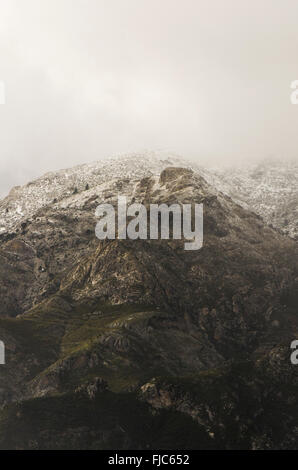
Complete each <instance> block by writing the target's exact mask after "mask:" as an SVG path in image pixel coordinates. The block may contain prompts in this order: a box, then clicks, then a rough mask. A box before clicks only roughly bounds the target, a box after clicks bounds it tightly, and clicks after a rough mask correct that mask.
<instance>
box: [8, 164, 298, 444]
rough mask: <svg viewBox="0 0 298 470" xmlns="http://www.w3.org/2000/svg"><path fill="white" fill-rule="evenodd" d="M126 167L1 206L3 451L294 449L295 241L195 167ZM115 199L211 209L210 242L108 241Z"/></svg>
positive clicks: (38, 185)
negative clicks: (102, 220) (103, 214)
mask: <svg viewBox="0 0 298 470" xmlns="http://www.w3.org/2000/svg"><path fill="white" fill-rule="evenodd" d="M133 161H137V162H138V163H135V164H133V163H132V162H133ZM124 162H125V163H123V161H122V163H123V167H121V164H122V163H121V162H120V164H119V162H118V163H117V165H116V163H115V162H113V163H112V165H113V166H112V167H111V166H108V164H107V165H106V166H104V165H103V166H102V167H101V168H104V170H102V172H101V171H100V170H99V169H97V170H96V171H98V173H96V172H95V173H94V171H95V170H94V165H93V166H92V169H91V166H89V167H87V170H86V168H85V167H78V168H77V169H74V170H71V171H69V172H61V174H59V175H60V176H59V177H58V174H57V175H51V176H47V177H45V178H50V180H51V182H50V183H49V184H48V186H46V189H45V190H44V195H43V198H41V199H39V197H38V194H39V192H42V188H43V187H44V185H45V183H44V181H45V179H42V180H38V181H36V182H35V183H33V184H31V185H29V186H27V187H25V188H20V189H17V190H15V191H14V192H13V193H12V194H10V196H9V197H8V198H7V199H6V200H4V201H2V203H1V210H2V214H4V215H2V217H3V219H2V220H4V221H5V220H6V217H7V218H8V222H7V226H6V228H5V230H4V231H3V233H2V235H1V251H0V256H1V261H2V262H1V270H0V279H1V284H0V296H1V301H2V302H1V305H0V317H1V318H0V338H1V339H2V340H3V341H4V342H5V344H6V349H7V351H6V352H7V364H6V365H5V366H1V367H2V369H1V376H0V398H1V403H2V410H1V412H0V446H1V447H2V448H112V447H116V448H154V447H155V448H156V447H159V448H162V447H164V448H169V447H172V448H175V447H178V448H210V449H211V448H297V427H296V424H295V420H294V416H295V413H296V407H297V405H296V400H295V393H296V392H297V371H298V369H297V368H295V366H292V365H291V363H290V360H289V356H290V349H289V346H290V342H291V341H292V340H293V339H295V338H297V337H298V322H297V312H296V306H297V300H298V298H297V286H298V270H297V266H298V263H297V261H298V250H297V242H296V241H295V240H293V239H291V238H289V237H287V236H286V235H283V234H281V233H279V231H277V230H275V229H273V228H270V227H269V226H267V225H266V223H265V222H264V221H263V220H262V219H261V217H260V216H258V215H256V214H254V213H253V212H251V211H248V210H246V209H244V208H242V207H241V206H240V205H238V204H236V203H235V202H234V201H233V200H232V199H231V198H230V197H229V196H226V195H224V194H223V193H222V192H219V191H218V189H217V188H216V187H213V186H211V185H210V184H209V183H207V181H206V179H205V178H203V177H202V175H201V173H200V172H199V171H198V169H194V168H193V169H191V168H188V170H187V171H186V170H185V168H182V167H181V166H183V165H181V162H180V164H179V167H177V166H176V167H173V165H175V164H176V165H177V161H176V160H175V159H173V160H171V158H170V157H169V156H167V157H164V158H163V160H162V161H160V160H158V161H155V160H154V161H153V164H152V163H151V166H150V167H148V165H147V166H146V162H145V160H142V159H137V160H135V159H128V160H127V161H125V160H124ZM169 165H170V166H171V165H172V168H171V170H168V169H167V168H168V166H169ZM184 166H187V165H184ZM153 167H154V168H153ZM82 168H84V169H83V170H82ZM111 168H114V170H115V172H114V173H113V172H112V171H111ZM117 172H119V173H117ZM76 173H77V178H76V176H75V175H76ZM66 175H68V176H67V177H66ZM69 175H72V176H69ZM86 175H87V176H86ZM92 175H93V176H92ZM204 176H205V177H206V174H205V175H204ZM69 180H71V182H70V183H67V181H69ZM34 188H35V191H34ZM32 194H34V196H33V195H32ZM118 194H121V195H126V196H127V199H128V202H132V201H133V202H142V203H143V204H145V205H148V204H149V203H159V204H160V203H162V202H164V203H167V204H170V203H173V202H178V203H191V202H192V203H194V202H196V203H203V205H204V245H203V248H202V249H201V250H198V251H190V252H188V251H185V250H184V242H183V240H153V241H150V240H136V241H133V240H104V241H100V240H98V239H96V237H95V234H94V229H95V224H96V219H95V216H94V214H95V208H96V207H97V205H98V204H99V203H101V202H109V203H113V204H114V203H116V199H117V196H118ZM21 196H22V197H21ZM21 202H22V204H23V205H22V206H21V209H20V211H19V214H18V215H16V213H15V210H14V212H13V214H14V215H13V217H10V215H5V214H10V212H9V211H8V212H6V209H7V208H8V206H9V205H10V207H15V206H20V204H21ZM9 210H10V209H9ZM2 224H3V222H2ZM132 416H133V419H132V418H131V417H132ZM280 423H282V424H280Z"/></svg>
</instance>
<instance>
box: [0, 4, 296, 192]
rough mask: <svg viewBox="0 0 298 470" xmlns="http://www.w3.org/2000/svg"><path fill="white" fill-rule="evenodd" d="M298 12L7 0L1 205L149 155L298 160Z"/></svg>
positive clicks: (3, 8) (286, 7)
mask: <svg viewBox="0 0 298 470" xmlns="http://www.w3.org/2000/svg"><path fill="white" fill-rule="evenodd" d="M297 18H298V3H297V2H296V1H295V0H286V1H284V2H282V3H281V2H279V1H277V0H276V1H274V0H252V1H251V2H244V1H239V0H238V1H237V0H225V2H222V1H221V0H209V1H207V0H185V1H184V2H182V1H178V0H163V1H162V2H160V1H157V0H150V2H149V1H145V0H125V1H123V0H122V1H121V0H59V1H58V0H42V1H40V0H0V39H1V41H0V57H1V61H0V81H3V82H4V83H5V89H6V104H5V105H1V106H0V125H1V130H0V175H1V177H0V183H1V186H0V197H3V196H5V195H6V194H7V193H8V192H9V190H10V189H11V187H13V186H15V185H19V184H24V183H26V182H28V181H29V180H32V179H34V178H36V177H38V176H40V175H42V174H44V173H45V172H48V171H55V170H58V169H61V168H67V167H71V166H74V165H77V164H81V163H88V162H92V161H95V160H100V159H101V158H103V157H108V156H113V155H115V154H125V153H129V152H140V151H142V149H149V150H153V151H154V150H158V149H165V150H168V151H172V152H174V153H176V154H179V155H182V156H183V157H184V158H188V159H191V160H194V161H196V162H197V163H201V164H203V165H204V164H214V165H217V164H231V165H233V164H238V163H255V162H260V161H263V160H264V159H268V158H269V159H270V158H272V159H274V160H276V159H278V160H293V159H294V160H295V161H298V152H297V147H298V133H297V125H298V106H295V105H292V104H291V103H290V93H291V89H290V84H291V82H292V81H293V80H296V79H298V65H297V60H296V57H297V49H298V28H297V21H296V19H297Z"/></svg>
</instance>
